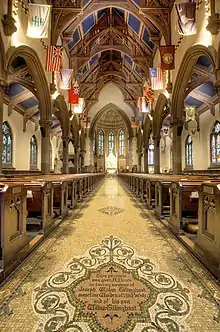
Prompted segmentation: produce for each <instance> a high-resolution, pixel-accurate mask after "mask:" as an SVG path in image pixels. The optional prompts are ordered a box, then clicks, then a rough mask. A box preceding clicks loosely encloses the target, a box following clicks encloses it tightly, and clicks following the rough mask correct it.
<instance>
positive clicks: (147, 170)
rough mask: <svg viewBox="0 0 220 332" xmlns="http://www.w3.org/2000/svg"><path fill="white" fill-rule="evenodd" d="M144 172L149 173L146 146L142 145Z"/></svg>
mask: <svg viewBox="0 0 220 332" xmlns="http://www.w3.org/2000/svg"><path fill="white" fill-rule="evenodd" d="M144 173H146V174H148V173H149V168H148V147H146V146H145V147H144Z"/></svg>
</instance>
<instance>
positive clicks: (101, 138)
mask: <svg viewBox="0 0 220 332" xmlns="http://www.w3.org/2000/svg"><path fill="white" fill-rule="evenodd" d="M103 154H104V133H103V131H102V130H100V132H99V155H100V156H103Z"/></svg>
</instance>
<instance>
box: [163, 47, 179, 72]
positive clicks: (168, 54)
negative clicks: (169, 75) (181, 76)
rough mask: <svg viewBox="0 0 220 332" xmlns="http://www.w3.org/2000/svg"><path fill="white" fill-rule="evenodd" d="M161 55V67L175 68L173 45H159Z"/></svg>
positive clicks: (165, 68)
mask: <svg viewBox="0 0 220 332" xmlns="http://www.w3.org/2000/svg"><path fill="white" fill-rule="evenodd" d="M159 50H160V57H161V69H164V70H172V69H174V68H175V58H174V55H175V46H174V45H168V46H166V45H165V46H159Z"/></svg>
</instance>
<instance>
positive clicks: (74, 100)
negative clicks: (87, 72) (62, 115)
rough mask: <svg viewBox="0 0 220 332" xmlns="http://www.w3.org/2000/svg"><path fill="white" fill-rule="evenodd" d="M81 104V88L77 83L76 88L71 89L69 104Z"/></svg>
mask: <svg viewBox="0 0 220 332" xmlns="http://www.w3.org/2000/svg"><path fill="white" fill-rule="evenodd" d="M78 102H79V86H78V83H77V82H76V83H75V84H74V86H73V87H72V88H71V89H69V104H78Z"/></svg>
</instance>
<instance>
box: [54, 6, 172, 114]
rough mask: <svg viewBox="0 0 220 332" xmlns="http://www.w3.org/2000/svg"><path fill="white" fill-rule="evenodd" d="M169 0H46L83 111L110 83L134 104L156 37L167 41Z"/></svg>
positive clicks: (168, 38)
mask: <svg viewBox="0 0 220 332" xmlns="http://www.w3.org/2000/svg"><path fill="white" fill-rule="evenodd" d="M173 3H174V1H173V0H124V1H122V0H114V1H104V0H83V1H80V0H52V4H53V22H54V23H53V24H54V27H53V28H52V30H53V32H52V38H53V39H54V42H55V41H56V40H57V38H58V37H59V36H60V37H61V39H62V40H63V45H67V46H66V49H67V51H68V53H69V57H70V67H71V68H73V69H74V73H75V76H76V78H77V80H78V82H79V85H80V91H81V96H82V97H84V98H85V99H86V105H87V109H89V108H90V107H91V106H92V105H93V104H94V103H95V102H96V101H97V99H98V94H99V91H100V90H101V89H102V87H103V86H104V85H105V84H106V83H108V82H110V81H111V82H113V83H114V84H116V85H117V86H118V87H119V88H120V89H121V90H122V92H123V95H124V99H125V101H126V102H127V103H128V104H130V105H131V106H132V107H135V105H136V102H137V98H138V97H139V96H140V93H141V89H142V86H143V81H144V80H145V79H146V78H147V77H148V73H149V67H150V66H152V64H153V58H154V55H155V52H156V50H157V46H158V45H159V42H160V39H161V37H164V40H165V41H166V42H167V43H169V42H170V12H171V9H172V6H173Z"/></svg>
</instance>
